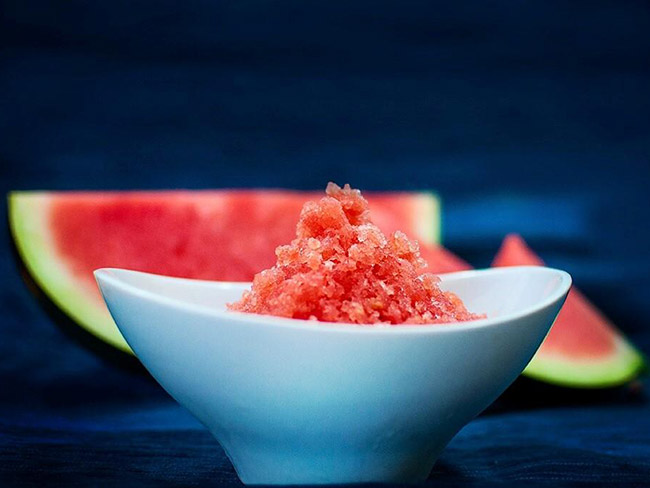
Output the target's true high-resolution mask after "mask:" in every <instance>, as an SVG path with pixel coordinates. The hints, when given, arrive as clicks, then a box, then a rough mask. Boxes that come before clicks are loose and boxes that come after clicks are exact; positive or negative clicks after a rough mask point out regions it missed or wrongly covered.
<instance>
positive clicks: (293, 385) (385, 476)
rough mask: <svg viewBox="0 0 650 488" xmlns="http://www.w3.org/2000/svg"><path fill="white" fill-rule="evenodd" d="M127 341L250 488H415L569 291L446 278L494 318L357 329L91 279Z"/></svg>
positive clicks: (531, 273) (550, 276) (530, 283)
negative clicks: (316, 487) (391, 485)
mask: <svg viewBox="0 0 650 488" xmlns="http://www.w3.org/2000/svg"><path fill="white" fill-rule="evenodd" d="M95 276H96V278H97V281H98V283H99V286H100V288H101V291H102V294H103V296H104V299H105V300H106V303H107V304H108V308H109V309H110V311H111V314H112V315H113V318H114V319H115V322H116V323H117V325H118V327H119V329H120V331H121V332H122V334H123V335H124V338H125V339H126V341H127V342H128V343H129V345H130V346H131V348H132V349H133V351H134V352H135V354H136V355H137V357H138V358H139V359H140V361H142V363H143V364H144V366H145V367H146V368H147V369H148V370H149V372H150V373H151V374H152V376H153V377H154V378H155V379H156V380H157V381H158V382H159V383H160V384H161V385H162V386H163V388H165V390H167V391H168V392H169V394H170V395H171V396H172V397H174V398H175V399H176V400H177V401H178V402H179V403H180V404H181V405H183V406H184V407H186V408H187V409H188V410H189V411H190V412H191V413H192V414H194V415H195V416H196V417H197V418H198V419H199V420H200V421H201V422H202V423H203V424H204V425H205V426H206V427H207V429H208V430H209V431H210V432H211V433H212V434H213V435H214V437H215V438H216V439H217V440H218V442H219V444H221V446H222V447H223V449H224V451H225V452H226V454H227V455H228V457H229V458H230V460H231V461H232V464H233V465H234V467H235V469H236V471H237V474H238V475H239V477H240V479H241V481H242V482H244V483H246V484H333V483H361V482H413V481H418V480H422V479H425V478H427V476H428V475H429V473H430V471H431V469H432V467H433V464H434V462H435V460H436V458H437V457H438V455H439V454H440V452H441V451H442V449H443V448H444V447H445V446H446V445H447V443H448V442H449V441H450V439H451V438H452V437H453V436H454V435H455V434H456V433H457V432H458V431H459V430H460V429H461V428H462V427H463V426H464V425H465V424H466V423H467V422H469V421H470V420H471V419H472V418H474V417H475V416H476V415H477V414H479V413H480V412H481V411H482V410H483V409H485V408H486V407H487V406H488V405H489V404H490V403H491V402H493V401H494V400H495V399H496V398H497V396H499V394H500V393H501V392H503V391H504V390H505V389H506V387H507V386H508V385H509V384H510V383H512V381H513V380H514V379H515V378H516V377H517V376H518V375H519V374H520V373H521V371H522V370H523V369H524V367H525V366H526V364H527V363H528V362H529V361H530V359H531V358H532V356H533V354H534V353H535V351H536V350H537V348H538V347H539V345H540V344H541V342H542V340H543V339H544V337H545V336H546V334H547V333H548V331H549V329H550V327H551V324H552V323H553V321H554V319H555V317H556V316H557V313H558V311H559V310H560V307H561V305H562V303H563V301H564V299H565V297H566V294H567V292H568V290H569V287H570V284H571V278H570V276H569V275H568V274H567V273H565V272H563V271H559V270H554V269H550V268H542V267H513V268H497V269H490V270H482V271H481V270H479V271H466V272H460V273H452V274H447V275H441V278H442V281H441V287H442V288H443V289H446V290H451V291H453V292H455V293H456V294H458V296H460V297H461V298H462V299H463V301H464V302H465V304H466V305H467V307H468V308H469V310H471V311H472V312H477V313H487V316H488V318H486V319H481V320H476V321H471V322H465V323H456V324H445V325H425V326H422V325H412V326H392V327H387V326H383V327H382V326H379V327H377V326H358V325H349V324H329V323H320V322H313V321H303V320H294V319H283V318H277V317H268V316H259V315H252V314H243V313H236V312H229V311H226V310H225V304H226V303H228V302H232V301H235V300H237V299H238V298H239V297H240V296H241V293H242V292H243V290H245V289H246V288H247V287H248V286H249V285H248V284H245V283H219V282H206V281H196V280H186V279H179V278H170V277H164V276H157V275H151V274H145V273H139V272H135V271H128V270H121V269H101V270H97V271H96V272H95Z"/></svg>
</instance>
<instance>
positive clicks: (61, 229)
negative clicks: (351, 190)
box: [9, 190, 470, 353]
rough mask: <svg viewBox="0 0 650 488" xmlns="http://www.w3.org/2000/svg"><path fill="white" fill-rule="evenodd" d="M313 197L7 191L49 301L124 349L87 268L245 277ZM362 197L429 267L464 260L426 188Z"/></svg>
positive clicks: (265, 260)
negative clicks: (442, 238) (442, 237)
mask: <svg viewBox="0 0 650 488" xmlns="http://www.w3.org/2000/svg"><path fill="white" fill-rule="evenodd" d="M321 197H322V193H310V192H291V191H282V190H277V191H276V190H239V191H236V190H216V191H160V192H14V193H11V194H10V195H9V224H10V228H11V233H12V236H13V239H14V245H15V248H16V251H17V254H18V256H19V258H20V260H21V261H22V264H23V268H24V271H25V274H26V278H27V279H28V282H32V283H33V284H35V285H36V287H35V289H36V290H37V291H39V292H42V294H43V295H44V296H45V297H46V298H47V299H48V302H51V303H52V304H53V305H54V307H50V308H52V309H53V311H55V312H56V311H57V310H58V311H62V312H64V314H65V316H67V317H69V318H71V319H72V321H73V324H77V325H78V326H81V327H82V328H83V329H85V330H86V331H87V332H90V334H92V335H93V336H95V337H96V338H99V339H101V341H104V342H106V343H108V344H110V345H111V346H114V347H115V348H117V349H119V350H121V351H124V352H129V353H130V352H131V351H130V349H129V347H128V345H127V344H126V342H125V341H124V339H123V338H122V336H121V335H120V333H119V331H118V329H117V327H116V326H115V324H114V322H113V320H112V319H111V317H110V315H109V313H108V310H107V309H106V307H105V305H104V303H103V301H102V300H101V297H100V295H99V291H98V289H97V286H96V284H95V281H94V278H93V274H92V272H93V270H94V269H97V268H101V267H122V268H129V269H135V270H140V271H146V272H150V273H159V274H165V275H170V276H179V277H186V278H197V279H207V280H221V281H250V280H251V279H252V278H253V275H254V274H255V273H256V272H258V271H259V270H262V269H265V268H268V267H270V266H272V265H273V264H274V262H275V253H274V251H275V248H276V247H277V246H278V245H280V244H284V243H288V242H290V241H291V240H292V239H293V238H294V237H295V227H296V222H297V221H298V216H299V214H300V210H301V208H302V205H303V204H304V203H305V201H307V200H309V199H314V198H321ZM367 197H368V200H369V202H370V208H371V212H372V217H373V220H374V221H375V223H376V224H377V225H378V226H379V227H380V228H381V229H382V230H383V231H384V232H393V231H395V230H398V229H400V230H403V231H404V232H405V233H406V234H407V235H409V236H410V237H411V238H414V239H417V240H418V241H419V242H420V245H421V248H422V254H423V256H424V257H425V259H427V260H428V261H429V263H430V269H431V270H432V271H435V272H449V271H458V270H462V269H469V268H470V267H469V265H468V264H467V263H465V262H464V261H462V260H461V259H460V258H457V257H456V256H454V255H453V254H451V253H450V252H448V251H446V250H445V249H443V248H442V247H440V246H438V245H437V243H438V241H439V223H440V210H439V201H438V199H437V197H436V196H435V195H434V194H431V193H376V194H372V193H371V194H369V195H367ZM60 315H61V316H63V314H60ZM59 322H60V321H59ZM62 325H64V328H66V329H67V330H68V331H71V329H75V328H76V329H78V327H76V326H75V327H72V328H71V327H68V326H67V324H62ZM85 342H86V343H87V342H88V341H85Z"/></svg>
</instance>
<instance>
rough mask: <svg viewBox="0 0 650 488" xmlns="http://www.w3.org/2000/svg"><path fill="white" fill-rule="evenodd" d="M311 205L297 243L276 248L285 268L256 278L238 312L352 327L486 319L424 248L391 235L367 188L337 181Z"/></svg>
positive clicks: (235, 308)
mask: <svg viewBox="0 0 650 488" xmlns="http://www.w3.org/2000/svg"><path fill="white" fill-rule="evenodd" d="M326 193H327V196H326V197H324V198H322V199H321V200H320V201H318V202H307V203H306V204H305V205H304V207H303V208H302V212H301V214H300V220H299V222H298V225H297V228H296V239H294V240H293V241H292V242H291V244H289V245H286V246H279V247H278V248H277V249H276V250H275V254H276V256H277V264H276V265H275V266H273V267H272V268H271V269H266V270H264V271H262V272H261V273H258V274H257V275H255V278H254V280H253V286H252V288H251V290H250V291H246V292H244V294H243V296H242V298H241V300H240V301H238V302H235V303H231V304H228V308H229V309H230V310H233V311H239V312H249V313H257V314H263V315H275V316H279V317H289V318H294V319H310V320H319V321H323V322H344V323H351V324H394V325H397V324H436V323H444V322H460V321H466V320H473V319H478V318H482V317H484V316H483V315H476V314H472V313H470V312H468V311H467V309H466V308H465V305H464V304H463V302H462V301H461V300H460V298H458V297H457V296H456V295H454V294H453V293H451V292H445V291H442V290H441V289H440V287H439V286H438V282H439V281H440V280H439V278H438V277H437V276H435V275H433V274H431V273H425V272H424V268H425V267H426V263H425V262H424V260H423V259H422V258H421V257H420V251H419V248H418V244H417V242H415V241H410V240H409V239H408V238H407V237H406V235H404V234H403V233H402V232H399V231H398V232H395V233H394V234H393V235H392V236H390V237H386V236H385V235H384V234H383V233H382V232H381V231H380V230H379V228H377V226H375V225H373V223H372V222H371V220H370V212H369V210H368V202H367V201H366V200H365V198H363V197H362V196H361V192H360V191H359V190H353V189H351V188H350V186H349V185H345V187H343V188H341V187H339V186H337V185H336V184H334V183H329V184H328V185H327V190H326Z"/></svg>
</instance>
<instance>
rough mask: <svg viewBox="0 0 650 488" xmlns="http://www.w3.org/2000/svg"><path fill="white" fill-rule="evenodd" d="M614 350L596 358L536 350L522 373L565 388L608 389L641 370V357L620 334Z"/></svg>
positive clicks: (643, 362) (642, 368) (642, 364)
mask: <svg viewBox="0 0 650 488" xmlns="http://www.w3.org/2000/svg"><path fill="white" fill-rule="evenodd" d="M614 340H615V344H614V350H613V351H612V352H610V353H608V354H607V356H601V357H597V358H590V359H582V358H579V357H571V356H569V355H560V354H550V353H543V354H541V353H538V354H537V355H535V356H534V357H533V359H532V360H531V362H530V363H529V364H528V366H526V369H524V372H523V373H522V374H523V375H524V376H527V377H529V378H533V379H536V380H539V381H544V382H546V383H550V384H553V385H557V386H564V387H567V388H585V389H588V388H611V387H615V386H620V385H623V384H625V383H628V382H630V381H632V380H634V379H635V378H636V377H637V376H638V375H639V373H641V372H642V371H644V369H645V358H644V357H643V355H642V354H641V353H640V352H639V351H638V350H637V349H636V348H635V347H634V346H632V345H631V344H630V343H629V342H628V341H627V340H626V339H625V338H624V337H623V336H621V335H618V336H616V337H615V339H614Z"/></svg>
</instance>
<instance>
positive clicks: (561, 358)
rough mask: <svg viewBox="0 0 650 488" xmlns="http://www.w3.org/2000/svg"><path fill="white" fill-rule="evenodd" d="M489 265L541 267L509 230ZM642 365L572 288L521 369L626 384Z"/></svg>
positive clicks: (567, 382)
mask: <svg viewBox="0 0 650 488" xmlns="http://www.w3.org/2000/svg"><path fill="white" fill-rule="evenodd" d="M492 265H493V266H519V265H534V266H543V265H544V262H543V261H542V260H541V259H540V258H539V257H538V256H537V255H536V254H535V253H534V252H533V251H532V250H531V249H530V248H529V247H528V246H527V245H526V243H525V242H524V240H523V239H522V238H521V237H520V236H518V235H516V234H511V235H508V236H507V237H506V238H505V239H504V241H503V244H502V245H501V249H500V250H499V252H498V253H497V255H496V257H495V258H494V262H493V263H492ZM643 366H644V361H643V356H642V355H641V354H640V353H639V352H638V351H637V350H636V349H635V348H634V347H633V346H632V345H631V344H630V343H629V342H628V341H627V340H626V339H625V337H623V335H622V334H621V332H619V331H618V330H617V329H616V327H615V326H614V325H613V324H612V323H611V322H610V321H609V320H608V319H607V317H605V316H604V315H603V314H602V312H600V311H599V310H598V309H597V308H596V307H595V306H594V305H592V304H591V303H590V302H589V300H587V298H586V297H585V296H584V295H583V294H582V293H580V292H579V291H578V290H576V289H575V288H573V289H572V290H571V291H570V292H569V296H568V297H567V299H566V302H565V303H564V306H563V307H562V310H561V311H560V314H559V315H558V317H557V320H556V321H555V324H554V325H553V328H552V329H551V332H550V333H549V334H548V336H547V337H546V339H545V340H544V343H543V344H542V346H541V347H540V349H539V350H538V351H537V354H535V357H534V358H533V360H532V361H531V362H530V363H529V364H528V366H527V367H526V370H525V371H524V374H525V375H526V376H529V377H531V378H535V379H539V380H543V381H545V382H548V383H552V384H556V385H559V386H570V387H578V388H604V387H611V386H617V385H621V384H624V383H627V382H628V381H630V380H631V379H633V378H634V377H635V376H636V375H637V374H638V373H639V372H640V371H641V370H642V369H643Z"/></svg>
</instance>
